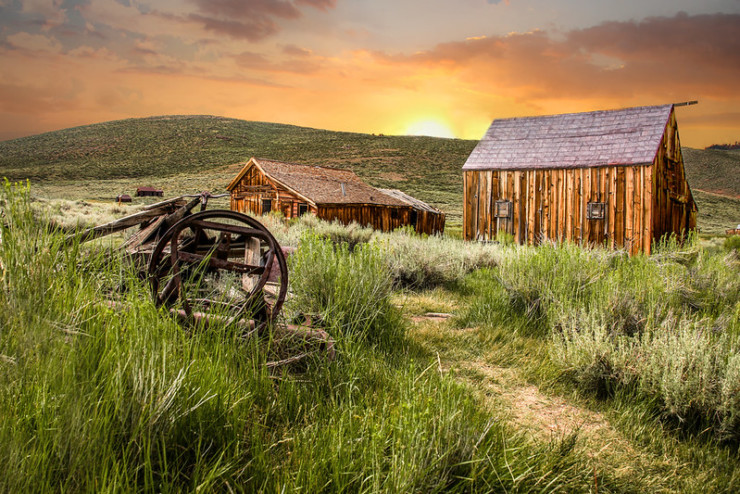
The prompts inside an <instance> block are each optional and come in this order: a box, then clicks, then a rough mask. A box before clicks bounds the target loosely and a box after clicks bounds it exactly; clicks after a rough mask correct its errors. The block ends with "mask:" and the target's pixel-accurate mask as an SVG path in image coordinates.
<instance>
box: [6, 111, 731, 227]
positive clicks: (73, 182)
mask: <svg viewBox="0 0 740 494" xmlns="http://www.w3.org/2000/svg"><path fill="white" fill-rule="evenodd" d="M476 142H477V141H472V140H460V139H440V138H432V137H412V136H379V135H371V134H355V133H349V132H332V131H327V130H317V129H309V128H304V127H296V126H292V125H282V124H272V123H263V122H248V121H244V120H235V119H229V118H221V117H213V116H164V117H151V118H140V119H129V120H120V121H115V122H106V123H101V124H95V125H88V126H84V127H76V128H72V129H65V130H60V131H56V132H49V133H46V134H41V135H37V136H31V137H24V138H21V139H15V140H12V141H5V142H0V176H7V177H8V178H10V179H11V180H25V179H30V180H31V181H32V182H33V184H34V188H35V190H37V191H40V193H41V194H43V195H46V196H50V197H62V198H67V199H87V200H90V199H93V200H103V201H109V200H111V199H112V198H113V197H115V196H116V195H118V194H121V193H132V192H133V190H135V188H136V187H137V186H138V185H156V186H158V187H162V188H164V189H165V193H166V195H168V196H171V195H176V194H182V193H192V192H195V191H200V190H204V189H207V190H211V191H223V189H224V188H225V187H226V185H227V184H228V183H229V181H230V180H231V179H232V178H233V177H234V175H235V174H236V173H237V172H238V171H239V168H240V166H238V165H237V166H235V164H236V163H239V162H241V161H245V160H247V159H248V158H249V157H251V156H259V157H266V158H272V159H277V160H284V161H295V162H299V163H306V164H316V165H327V166H334V167H339V168H348V169H351V170H353V171H354V172H355V173H357V174H358V175H359V176H360V177H362V178H363V179H365V180H366V181H367V182H368V183H370V184H371V185H374V186H378V187H388V188H397V189H401V190H403V191H405V192H407V193H409V194H411V195H414V196H416V197H418V198H419V199H422V200H424V201H426V202H429V203H430V204H433V205H435V206H437V207H439V208H440V209H442V210H443V211H445V213H447V215H448V224H453V225H454V224H460V223H461V217H462V174H461V168H462V166H463V164H464V163H465V160H466V159H467V157H468V155H469V154H470V152H471V151H472V150H473V148H474V147H475V144H476ZM684 157H685V161H686V172H687V176H688V179H689V183H690V184H691V186H692V188H693V189H695V190H697V191H705V192H709V193H710V194H703V193H701V192H697V193H695V197H696V199H697V202H698V204H699V209H700V213H699V226H700V228H701V230H702V231H703V232H706V233H721V232H724V230H725V229H727V228H729V227H731V226H734V225H736V224H737V223H738V222H740V217H738V216H739V215H738V214H737V211H738V205H739V204H740V202H738V201H740V199H736V200H731V199H729V198H728V197H727V196H730V197H735V198H740V173H738V172H737V170H738V164H739V163H740V152H738V151H719V150H698V149H690V148H685V149H684Z"/></svg>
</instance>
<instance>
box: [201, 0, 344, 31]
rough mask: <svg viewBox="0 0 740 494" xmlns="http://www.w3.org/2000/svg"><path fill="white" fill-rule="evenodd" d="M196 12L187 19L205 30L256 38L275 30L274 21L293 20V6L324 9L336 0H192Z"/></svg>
mask: <svg viewBox="0 0 740 494" xmlns="http://www.w3.org/2000/svg"><path fill="white" fill-rule="evenodd" d="M192 2H193V3H194V4H195V6H196V8H197V13H191V14H189V15H188V16H187V18H188V19H189V20H191V21H195V22H198V23H200V24H202V25H203V27H205V29H207V30H209V31H212V32H214V33H216V34H222V35H225V36H229V37H232V38H236V39H246V40H248V41H259V40H262V39H264V38H266V37H268V36H271V35H273V34H275V33H277V32H278V31H279V29H280V28H279V24H278V21H279V20H281V19H283V20H289V19H297V18H299V17H301V15H302V14H301V11H300V10H299V9H298V7H296V5H307V6H310V7H313V8H316V9H319V10H323V11H327V10H328V9H331V8H334V7H335V6H336V0H295V3H294V2H290V1H287V0H192Z"/></svg>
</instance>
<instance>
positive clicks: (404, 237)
mask: <svg viewBox="0 0 740 494" xmlns="http://www.w3.org/2000/svg"><path fill="white" fill-rule="evenodd" d="M376 238H377V239H378V241H379V242H380V243H381V244H382V245H383V251H384V256H385V257H386V260H387V262H388V265H389V268H390V271H391V274H392V276H393V279H394V282H395V283H396V285H397V286H401V287H406V288H412V289H422V288H433V287H435V286H442V285H451V284H454V283H459V282H461V281H462V280H463V279H464V278H465V276H466V275H467V274H468V273H470V272H472V271H475V270H477V269H481V268H491V267H493V266H496V264H497V263H498V261H499V258H500V248H499V247H497V246H493V245H486V244H479V243H472V242H463V241H461V240H458V239H452V238H449V237H444V236H418V235H416V234H415V233H413V232H410V231H409V230H404V229H401V230H397V231H395V232H392V233H389V234H384V235H377V234H376Z"/></svg>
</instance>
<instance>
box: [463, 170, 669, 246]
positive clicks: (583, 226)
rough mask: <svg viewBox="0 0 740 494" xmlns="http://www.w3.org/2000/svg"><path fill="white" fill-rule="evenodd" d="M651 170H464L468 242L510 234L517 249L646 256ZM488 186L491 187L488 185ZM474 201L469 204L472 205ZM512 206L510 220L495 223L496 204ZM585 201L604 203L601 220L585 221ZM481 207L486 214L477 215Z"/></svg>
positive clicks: (650, 236) (497, 220)
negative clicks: (548, 244) (559, 245)
mask: <svg viewBox="0 0 740 494" xmlns="http://www.w3.org/2000/svg"><path fill="white" fill-rule="evenodd" d="M654 168H655V167H654V166H653V165H644V166H629V167H615V166H605V167H597V168H580V169H543V170H526V171H499V170H481V171H478V170H466V171H463V181H464V193H465V198H466V201H465V204H466V208H465V211H464V212H463V223H464V234H465V239H466V240H481V241H490V240H496V239H497V237H498V236H499V235H500V234H504V233H506V234H509V235H513V236H514V239H515V241H516V242H518V243H520V244H528V245H537V244H539V243H541V242H542V241H543V240H554V241H557V242H564V241H569V242H574V243H578V244H580V245H584V246H585V245H588V246H594V245H604V244H606V245H608V246H609V247H617V248H625V249H626V250H628V251H629V252H630V253H631V254H637V253H639V252H649V248H650V245H651V243H652V240H653V237H652V229H651V228H649V227H648V225H647V222H648V221H649V219H650V198H651V197H652V193H651V191H650V189H649V188H650V183H649V181H648V180H647V178H649V177H651V176H652V174H653V169H654ZM489 184H490V186H489ZM471 198H472V200H471ZM501 200H508V201H511V203H512V208H513V211H512V217H511V218H510V219H509V218H496V217H495V209H496V208H495V204H496V201H501ZM589 202H605V203H606V214H605V218H604V219H603V220H597V219H587V208H588V203H589ZM481 204H482V205H484V206H483V207H484V208H485V209H486V211H485V214H483V213H481V214H477V212H478V211H479V210H480V208H481Z"/></svg>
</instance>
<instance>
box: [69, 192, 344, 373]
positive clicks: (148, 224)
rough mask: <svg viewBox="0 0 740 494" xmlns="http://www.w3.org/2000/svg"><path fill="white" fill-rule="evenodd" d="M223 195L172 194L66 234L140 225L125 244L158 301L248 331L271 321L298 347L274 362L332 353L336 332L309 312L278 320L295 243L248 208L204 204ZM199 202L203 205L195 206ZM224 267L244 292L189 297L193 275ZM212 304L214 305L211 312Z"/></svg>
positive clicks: (188, 317)
mask: <svg viewBox="0 0 740 494" xmlns="http://www.w3.org/2000/svg"><path fill="white" fill-rule="evenodd" d="M226 195H228V194H222V195H211V194H210V193H209V192H201V193H200V194H195V195H186V196H180V197H176V198H173V199H168V200H166V201H162V202H159V203H156V204H152V205H150V206H147V207H145V208H143V210H141V211H139V212H137V213H135V214H132V215H130V216H126V217H124V218H121V219H118V220H116V221H113V222H110V223H106V224H104V225H99V226H96V227H94V228H90V229H87V230H85V231H83V232H81V233H78V234H76V235H72V236H69V237H67V239H66V242H67V243H69V244H73V243H75V242H86V241H88V240H92V239H95V238H100V237H103V236H105V235H109V234H111V233H114V232H119V231H122V230H126V229H128V228H132V227H135V226H138V227H139V230H138V231H137V232H136V233H134V234H133V235H131V236H130V237H129V238H128V239H127V240H126V241H125V242H124V243H123V244H122V246H121V248H122V249H124V251H125V252H126V253H127V255H128V256H129V257H130V258H131V259H132V260H133V261H134V262H135V264H136V265H137V266H138V267H139V268H140V273H141V276H142V278H146V279H147V280H148V282H149V284H150V286H151V289H152V297H153V300H154V303H155V304H156V305H157V306H165V307H166V308H168V309H169V311H170V312H171V313H172V314H173V315H175V316H176V317H177V318H178V319H180V320H181V321H183V322H185V323H188V324H197V325H199V326H201V327H208V326H210V325H218V326H224V325H233V326H235V327H237V328H238V329H241V330H242V334H243V335H244V336H245V337H249V336H251V335H253V334H255V333H261V332H264V331H267V330H268V329H270V330H271V331H272V333H271V334H272V335H273V337H277V338H278V339H280V340H282V341H290V342H291V343H292V345H293V347H294V348H299V349H300V353H299V354H298V355H294V356H292V357H290V358H288V359H283V360H280V361H277V362H271V363H269V364H268V366H270V367H275V366H278V365H284V364H289V363H294V362H296V361H299V360H301V359H303V358H305V357H308V356H310V355H312V354H314V353H316V352H317V351H319V352H323V353H325V354H326V356H327V357H328V358H330V359H331V358H333V357H334V342H333V340H332V339H331V337H330V336H329V335H328V334H327V333H326V332H325V331H323V330H321V329H317V328H312V327H311V326H310V319H307V321H308V323H309V324H308V325H303V326H294V325H289V324H279V323H278V316H279V314H280V311H281V309H282V306H283V302H284V301H285V297H286V295H287V293H288V266H287V263H286V261H285V254H286V253H289V252H292V249H291V248H283V247H281V246H280V245H279V244H278V242H277V240H275V237H273V236H272V234H271V233H270V232H269V230H267V228H265V227H264V225H262V224H261V223H260V222H259V221H257V220H256V219H254V218H252V217H250V216H247V215H245V214H243V213H238V212H235V211H230V210H219V209H214V210H209V211H206V207H207V204H208V200H209V199H210V198H216V197H223V196H226ZM198 204H200V205H201V211H200V212H197V213H193V212H192V211H193V209H194V208H195V207H196V206H197V205H198ZM223 272H231V273H235V274H237V276H239V277H241V283H240V286H241V289H242V291H243V294H242V295H243V297H241V300H239V301H238V302H235V301H232V302H223V301H213V300H208V299H201V298H197V299H193V298H188V293H189V291H190V290H189V288H190V287H189V286H188V284H189V283H193V282H192V281H190V280H192V279H196V280H198V278H199V276H198V275H200V276H201V277H202V276H203V275H204V274H212V275H213V276H215V277H219V276H221V274H222V273H223ZM195 283H198V281H196V282H195ZM115 305H117V304H116V303H113V306H115ZM215 307H218V309H217V312H212V311H211V309H212V308H215ZM195 308H198V309H195ZM200 309H204V310H200ZM225 314H228V315H225Z"/></svg>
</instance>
